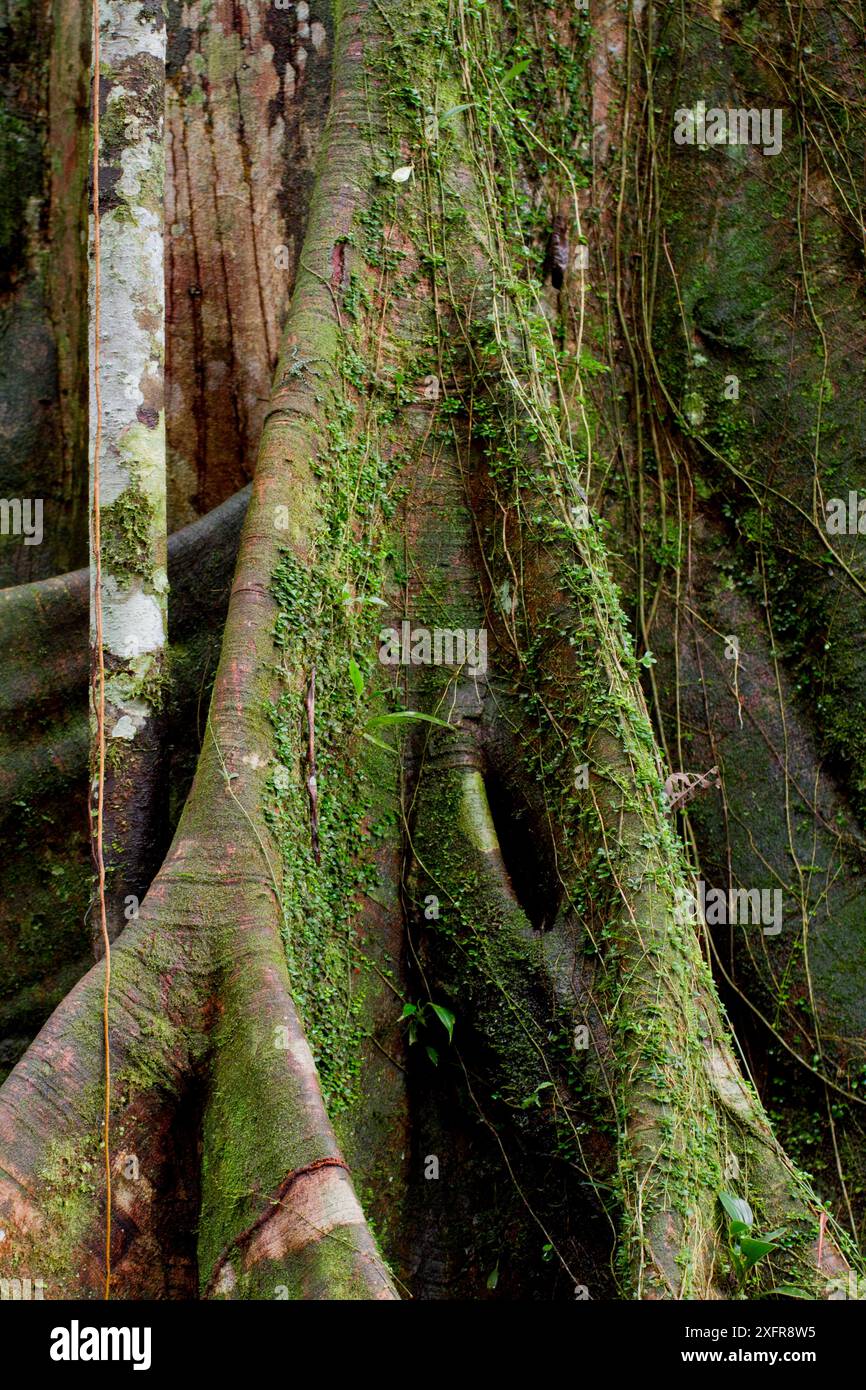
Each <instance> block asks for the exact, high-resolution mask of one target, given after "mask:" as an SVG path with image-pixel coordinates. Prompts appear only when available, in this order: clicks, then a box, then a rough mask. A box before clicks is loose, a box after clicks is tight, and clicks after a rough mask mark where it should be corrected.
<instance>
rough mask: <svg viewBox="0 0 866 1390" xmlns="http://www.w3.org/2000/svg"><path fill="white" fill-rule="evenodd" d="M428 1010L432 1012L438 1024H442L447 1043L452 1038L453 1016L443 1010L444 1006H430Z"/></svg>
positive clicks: (446, 1010) (448, 1010)
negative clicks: (446, 1035)
mask: <svg viewBox="0 0 866 1390" xmlns="http://www.w3.org/2000/svg"><path fill="white" fill-rule="evenodd" d="M430 1008H431V1009H432V1010H433V1012H434V1014H435V1015H436V1017H437V1018H438V1020H439V1022H440V1023H441V1024H442V1027H443V1028H444V1029H445V1031H446V1033H447V1034H448V1041H449V1042H450V1041H451V1039H452V1037H453V1036H454V1022H455V1020H454V1015H453V1014H452V1012H451V1010H450V1009H446V1008H445V1005H444V1004H431V1005H430Z"/></svg>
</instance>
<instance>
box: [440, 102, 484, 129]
mask: <svg viewBox="0 0 866 1390" xmlns="http://www.w3.org/2000/svg"><path fill="white" fill-rule="evenodd" d="M474 105H475V102H474V101H466V102H464V103H463V105H462V106H449V107H448V110H447V111H443V112H442V115H441V116H440V117H439V124H440V125H442V123H443V122H444V121H447V120H449V119H450V117H451V116H456V115H458V114H459V112H461V111H468V110H469V108H470V107H471V106H474Z"/></svg>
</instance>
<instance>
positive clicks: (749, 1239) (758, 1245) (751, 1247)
mask: <svg viewBox="0 0 866 1390" xmlns="http://www.w3.org/2000/svg"><path fill="white" fill-rule="evenodd" d="M775 1248H776V1246H775V1244H774V1243H773V1241H771V1240H755V1238H754V1236H743V1238H742V1239H741V1241H740V1250H741V1251H742V1255H743V1259H744V1260H745V1262H746V1268H747V1269H751V1268H752V1265H756V1264H757V1263H758V1260H762V1259H763V1258H764V1256H765V1255H769V1253H770V1251H771V1250H775Z"/></svg>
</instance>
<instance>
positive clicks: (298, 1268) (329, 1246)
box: [199, 927, 395, 1299]
mask: <svg viewBox="0 0 866 1390" xmlns="http://www.w3.org/2000/svg"><path fill="white" fill-rule="evenodd" d="M236 941H237V938H236ZM281 951H282V947H281V943H280V940H279V938H278V937H275V936H274V935H273V934H270V933H267V932H262V931H256V930H255V928H254V927H251V929H250V930H249V931H248V932H247V933H246V935H245V937H244V938H243V940H242V945H241V949H236V950H235V953H234V957H233V959H232V960H231V961H230V963H229V965H228V968H227V971H226V975H225V980H224V985H223V990H222V993H221V999H222V1003H223V1006H224V1014H223V1018H222V1022H221V1023H220V1026H219V1028H218V1030H217V1033H216V1035H215V1039H214V1041H215V1045H216V1055H215V1059H214V1069H213V1084H212V1088H211V1093H210V1101H209V1104H208V1107H207V1110H206V1112H205V1122H204V1161H203V1174H202V1178H203V1185H202V1214H201V1223H200V1237H199V1268H200V1278H201V1283H202V1288H203V1292H204V1294H205V1296H206V1297H214V1298H220V1297H223V1298H263V1299H273V1298H292V1299H353V1298H354V1299H370V1298H386V1299H387V1298H393V1297H395V1293H394V1289H393V1285H392V1284H391V1280H390V1277H389V1274H388V1272H387V1270H386V1268H385V1265H384V1263H383V1260H382V1257H381V1256H380V1254H379V1252H378V1250H377V1249H376V1246H375V1243H374V1241H373V1238H372V1236H371V1235H370V1232H369V1230H368V1228H367V1225H366V1222H365V1220H364V1216H363V1213H362V1211H361V1208H360V1206H359V1204H358V1200H357V1198H356V1196H355V1194H354V1191H353V1189H352V1184H351V1182H350V1181H349V1176H348V1171H347V1168H346V1164H345V1162H344V1160H343V1158H342V1156H341V1154H340V1151H339V1149H338V1147H337V1141H336V1139H335V1137H334V1134H333V1131H332V1129H331V1126H330V1123H329V1121H328V1117H327V1115H326V1113H325V1109H324V1106H323V1104H322V1097H321V1092H320V1090H319V1083H318V1077H317V1074H316V1067H315V1063H314V1061H313V1056H312V1053H311V1052H310V1048H309V1046H308V1044H307V1041H306V1038H305V1037H304V1033H303V1029H302V1027H301V1025H300V1022H299V1020H298V1016H297V1013H296V1012H295V1009H294V1006H293V1004H292V1001H291V999H290V997H289V994H288V991H287V989H286V986H285V962H284V960H281V959H280V958H279V957H280V953H281ZM274 1175H279V1176H278V1178H277V1179H275V1176H274Z"/></svg>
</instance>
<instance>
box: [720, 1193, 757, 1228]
mask: <svg viewBox="0 0 866 1390" xmlns="http://www.w3.org/2000/svg"><path fill="white" fill-rule="evenodd" d="M719 1201H720V1202H721V1204H722V1206H723V1207H724V1209H725V1211H726V1212H727V1213H728V1216H729V1217H730V1218H731V1220H732V1221H742V1222H743V1224H744V1225H745V1226H752V1225H754V1221H755V1218H754V1216H753V1215H752V1208H751V1207H750V1206H749V1204H748V1202H747V1201H746V1199H745V1198H744V1197H735V1196H734V1194H733V1193H732V1192H720V1193H719Z"/></svg>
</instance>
